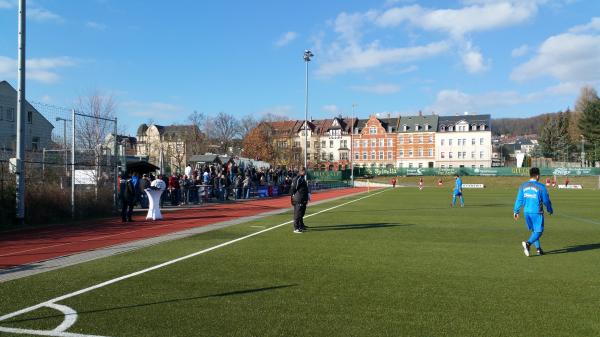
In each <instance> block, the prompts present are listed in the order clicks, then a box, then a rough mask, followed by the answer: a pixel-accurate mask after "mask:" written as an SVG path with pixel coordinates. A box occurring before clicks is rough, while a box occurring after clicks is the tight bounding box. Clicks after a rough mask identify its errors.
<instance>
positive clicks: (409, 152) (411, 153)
mask: <svg viewBox="0 0 600 337" xmlns="http://www.w3.org/2000/svg"><path fill="white" fill-rule="evenodd" d="M408 156H409V157H412V156H413V149H408Z"/></svg>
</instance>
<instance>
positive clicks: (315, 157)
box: [313, 152, 358, 160]
mask: <svg viewBox="0 0 600 337" xmlns="http://www.w3.org/2000/svg"><path fill="white" fill-rule="evenodd" d="M313 159H314V160H319V154H318V153H316V152H315V153H314V154H313ZM356 159H358V158H356Z"/></svg>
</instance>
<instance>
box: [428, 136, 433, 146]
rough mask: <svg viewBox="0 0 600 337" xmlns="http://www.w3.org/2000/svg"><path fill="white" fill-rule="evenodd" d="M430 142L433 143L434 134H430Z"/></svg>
mask: <svg viewBox="0 0 600 337" xmlns="http://www.w3.org/2000/svg"><path fill="white" fill-rule="evenodd" d="M429 144H433V135H429Z"/></svg>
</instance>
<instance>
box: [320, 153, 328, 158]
mask: <svg viewBox="0 0 600 337" xmlns="http://www.w3.org/2000/svg"><path fill="white" fill-rule="evenodd" d="M321 160H327V153H325V152H323V153H321Z"/></svg>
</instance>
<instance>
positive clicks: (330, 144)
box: [329, 140, 333, 148]
mask: <svg viewBox="0 0 600 337" xmlns="http://www.w3.org/2000/svg"><path fill="white" fill-rule="evenodd" d="M329 148H333V140H330V141H329Z"/></svg>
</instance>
